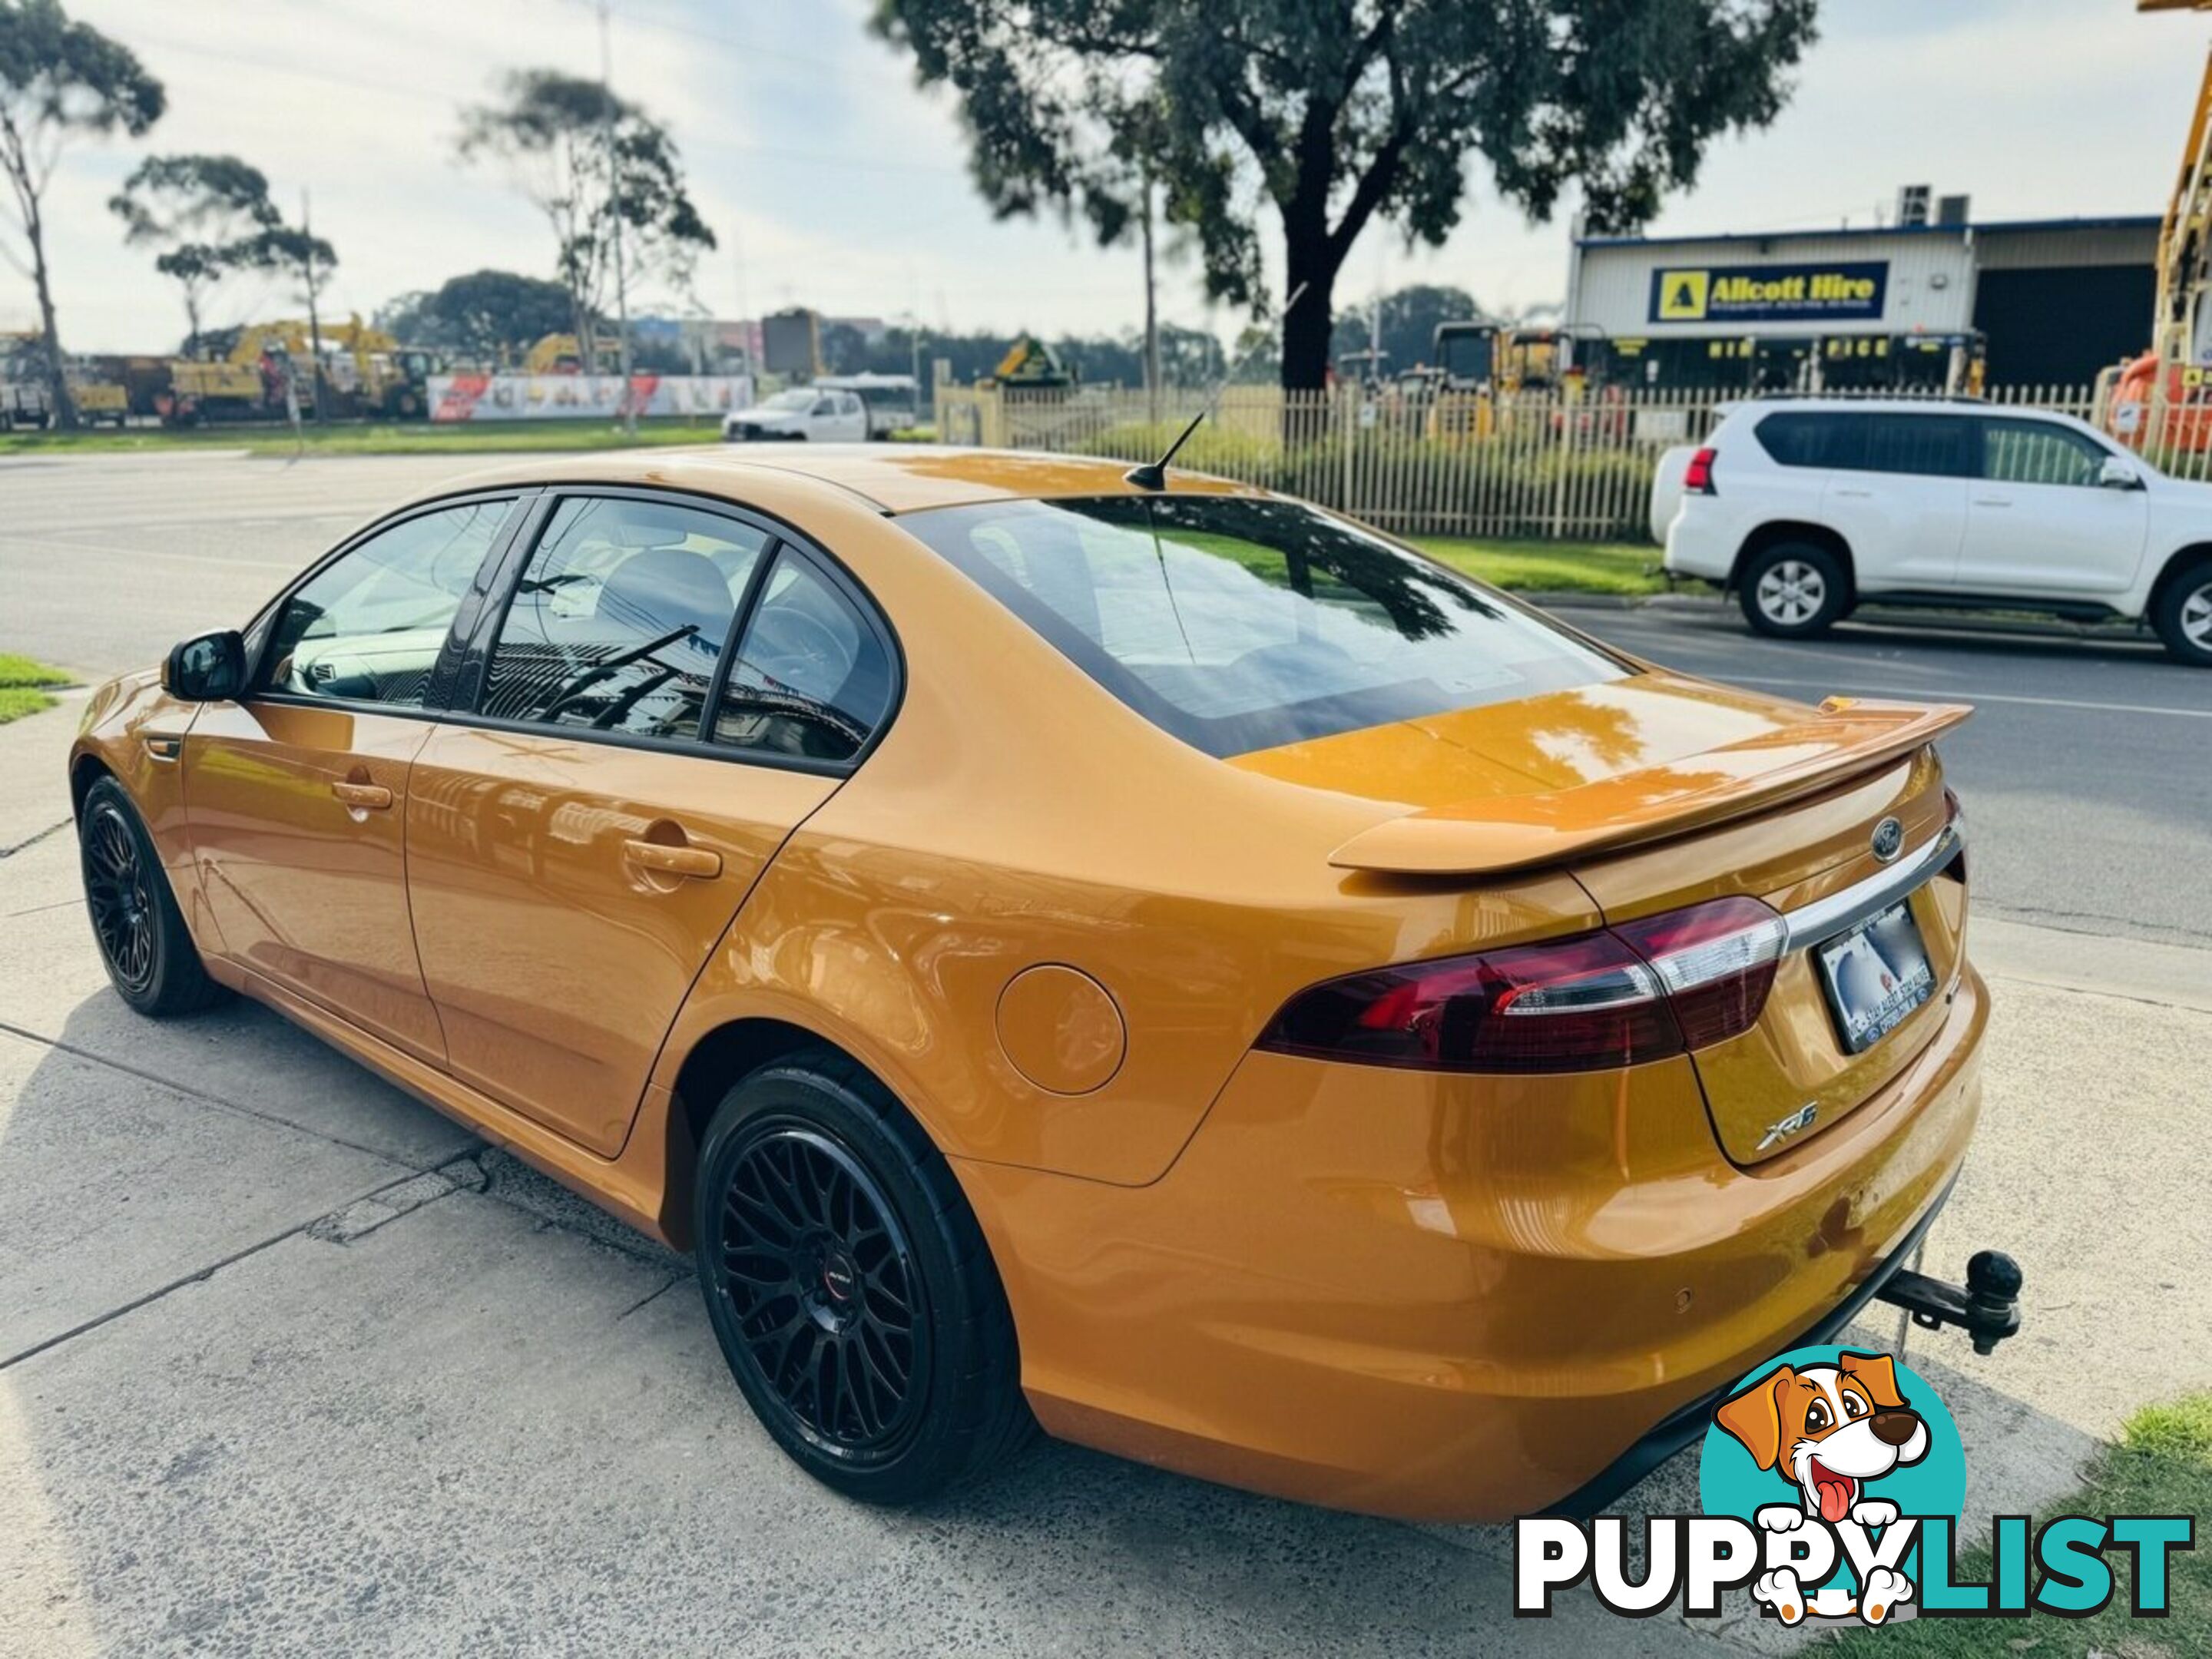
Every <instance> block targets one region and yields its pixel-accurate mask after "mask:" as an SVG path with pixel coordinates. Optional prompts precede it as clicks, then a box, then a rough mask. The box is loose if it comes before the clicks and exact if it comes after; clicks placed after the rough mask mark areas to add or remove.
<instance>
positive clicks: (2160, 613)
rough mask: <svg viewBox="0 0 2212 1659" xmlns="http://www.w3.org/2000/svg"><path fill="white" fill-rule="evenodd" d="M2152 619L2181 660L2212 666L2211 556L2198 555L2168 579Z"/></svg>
mask: <svg viewBox="0 0 2212 1659" xmlns="http://www.w3.org/2000/svg"><path fill="white" fill-rule="evenodd" d="M2150 619H2151V625H2152V626H2153V627H2154V628H2156V629H2158V636H2159V638H2160V639H2162V640H2164V641H2166V650H2167V651H2168V652H2169V653H2171V654H2172V656H2173V657H2174V658H2175V659H2177V660H2178V661H2181V662H2185V663H2188V664H2189V665H2191V666H2192V667H2196V668H2212V558H2203V557H2200V558H2198V559H2197V561H2196V562H2194V563H2192V564H2191V565H2190V566H2189V567H2188V568H2186V569H2185V570H2183V571H2182V572H2181V574H2179V575H2178V576H2176V577H2175V578H2174V579H2173V580H2172V581H2170V582H2168V583H2167V584H2166V591H2165V592H2162V593H2160V595H2159V596H2158V603H2157V604H2156V605H2153V606H2152V607H2151V618H2150Z"/></svg>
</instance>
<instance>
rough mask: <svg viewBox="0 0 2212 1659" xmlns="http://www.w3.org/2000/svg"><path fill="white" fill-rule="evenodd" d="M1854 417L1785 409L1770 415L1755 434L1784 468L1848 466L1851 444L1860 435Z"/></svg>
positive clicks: (1757, 428)
mask: <svg viewBox="0 0 2212 1659" xmlns="http://www.w3.org/2000/svg"><path fill="white" fill-rule="evenodd" d="M1854 418H1855V417H1854V416H1849V415H1833V414H1826V413H1816V412H1814V411H1813V410H1783V411H1780V412H1778V413H1776V414H1773V415H1769V416H1767V417H1766V418H1765V420H1763V421H1761V422H1759V424H1758V426H1757V427H1755V428H1753V431H1754V432H1755V433H1756V435H1757V436H1758V438H1759V447H1760V448H1761V449H1764V450H1765V452H1766V453H1768V454H1769V455H1771V456H1772V457H1773V458H1774V459H1775V460H1776V462H1777V463H1778V464H1779V465H1783V466H1846V465H1850V461H1849V460H1848V459H1843V458H1844V457H1845V456H1846V455H1847V453H1848V452H1849V450H1850V441H1851V440H1852V439H1853V438H1854V437H1856V436H1857V432H1856V431H1855V430H1854V429H1853V427H1852V422H1853V420H1854Z"/></svg>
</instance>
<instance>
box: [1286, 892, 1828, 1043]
mask: <svg viewBox="0 0 2212 1659" xmlns="http://www.w3.org/2000/svg"><path fill="white" fill-rule="evenodd" d="M1786 931H1787V930H1786V929H1785V928H1784V925H1783V921H1782V918H1781V917H1780V916H1778V915H1776V914H1775V913H1774V911H1772V910H1771V909H1769V908H1767V907H1766V906H1765V905H1764V904H1761V903H1760V902H1759V901H1758V900H1757V899H1752V898H1725V899H1717V900H1714V901H1713V902H1711V903H1708V904H1698V905H1692V906H1691V907H1690V908H1687V909H1683V910H1670V911H1668V912H1667V913H1666V914H1665V915H1657V916H1647V917H1645V918H1644V919H1643V920H1642V921H1632V922H1625V923H1623V924H1621V925H1620V927H1613V928H1610V929H1603V930H1601V931H1599V932H1597V933H1579V934H1577V935H1576V936H1575V937H1573V938H1571V939H1557V940H1547V941H1546V942H1545V943H1543V944H1541V945H1513V946H1510V947H1509V948H1507V949H1505V950H1502V951H1484V952H1482V953H1481V954H1480V955H1479V956H1465V957H1440V958H1438V959H1437V960H1436V961H1432V962H1412V963H1405V964H1403V965H1402V966H1400V967H1395V968H1381V969H1376V970H1374V971H1373V972H1371V973H1364V974H1353V975H1348V976H1347V977H1346V978H1343V979H1333V980H1328V981H1324V982H1323V983H1322V984H1319V985H1316V986H1315V987H1313V988H1312V989H1310V990H1308V991H1303V992H1301V993H1299V994H1297V996H1295V997H1293V998H1291V1000H1290V1002H1289V1003H1288V1004H1287V1005H1286V1006H1285V1007H1284V1009H1283V1011H1282V1012H1280V1013H1279V1014H1277V1015H1276V1016H1275V1018H1274V1019H1273V1022H1272V1023H1271V1024H1269V1025H1268V1027H1267V1030H1266V1032H1265V1033H1264V1034H1262V1036H1261V1039H1260V1043H1259V1046H1260V1047H1261V1048H1267V1049H1271V1050H1273V1051H1274V1052H1275V1053H1277V1054H1304V1055H1307V1056H1310V1057H1313V1058H1316V1059H1325V1060H1350V1061H1353V1062H1355V1063H1358V1064H1362V1065H1369V1066H1411V1067H1415V1068H1418V1069H1421V1070H1425V1071H1439V1072H1593V1071H1608V1070H1612V1069H1613V1068H1616V1067H1619V1066H1637V1065H1641V1064H1643V1063H1644V1061H1646V1060H1663V1059H1665V1058H1666V1057H1667V1056H1668V1055H1669V1054H1681V1053H1684V1052H1685V1051H1686V1050H1688V1049H1692V1048H1705V1047H1706V1046H1707V1045H1708V1044H1711V1043H1715V1042H1722V1041H1723V1040H1725V1039H1726V1038H1729V1037H1732V1036H1737V1035H1738V1034H1740V1033H1741V1032H1743V1031H1747V1030H1750V1029H1751V1027H1752V1025H1753V1024H1754V1023H1756V1022H1757V1020H1758V1018H1759V1011H1760V1010H1761V1009H1762V1008H1764V1007H1765V1006H1766V994H1767V992H1768V991H1769V990H1770V989H1771V987H1772V986H1773V983H1774V969H1775V964H1776V963H1778V961H1779V959H1780V957H1781V955H1782V945H1783V939H1784V934H1785V933H1786Z"/></svg>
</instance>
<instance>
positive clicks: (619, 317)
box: [591, 0, 637, 437]
mask: <svg viewBox="0 0 2212 1659" xmlns="http://www.w3.org/2000/svg"><path fill="white" fill-rule="evenodd" d="M599 125H600V131H601V135H602V137H603V138H604V139H605V144H606V152H607V192H608V201H607V205H608V208H609V210H610V217H611V221H612V225H611V228H612V229H613V231H614V238H615V346H616V352H617V361H618V362H620V364H621V366H622V414H623V431H624V432H626V433H628V434H629V435H630V436H632V437H635V436H636V435H637V400H636V398H634V397H633V396H631V393H630V367H629V285H628V282H627V278H626V276H625V273H624V271H623V216H622V176H621V173H620V172H619V171H618V170H617V164H616V161H615V74H614V50H613V47H612V46H611V45H610V44H609V41H608V31H607V0H599ZM591 355H592V356H593V357H597V356H599V351H598V349H597V348H596V346H595V347H593V348H592V353H591Z"/></svg>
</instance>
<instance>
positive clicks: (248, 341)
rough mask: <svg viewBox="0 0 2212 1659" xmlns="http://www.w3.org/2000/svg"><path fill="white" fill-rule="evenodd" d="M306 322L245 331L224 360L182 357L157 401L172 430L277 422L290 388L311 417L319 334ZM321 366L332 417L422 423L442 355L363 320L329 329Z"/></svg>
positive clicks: (324, 333)
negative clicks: (312, 372)
mask: <svg viewBox="0 0 2212 1659" xmlns="http://www.w3.org/2000/svg"><path fill="white" fill-rule="evenodd" d="M316 332H317V331H313V330H311V329H310V328H309V326H308V325H307V322H306V321H305V319H286V320H284V321H281V322H274V323H256V324H253V325H251V326H249V327H246V328H242V329H240V331H239V332H238V338H237V341H236V342H235V343H234V344H233V345H232V346H231V348H230V349H229V350H228V352H226V353H224V354H223V355H222V356H221V357H217V358H212V359H201V358H195V357H179V358H177V359H175V360H173V362H171V363H170V365H169V390H168V392H167V394H166V395H165V396H164V397H163V398H160V399H158V400H157V401H156V407H157V408H158V409H159V410H160V413H161V418H162V420H163V421H164V422H166V423H167V424H169V425H171V426H192V425H197V423H198V422H201V421H204V420H271V419H281V418H283V417H284V416H286V415H287V414H288V413H289V406H288V404H287V403H286V399H285V389H286V386H287V384H288V383H290V384H293V385H294V386H295V387H296V395H297V398H298V400H299V403H300V406H301V411H302V412H303V413H305V412H307V411H311V410H313V408H314V404H315V389H314V387H313V386H311V385H310V384H309V383H308V380H307V375H308V374H309V372H310V366H311V364H313V358H314V334H315V333H316ZM319 332H320V334H321V337H322V341H321V343H322V348H323V354H322V361H321V362H320V364H319V366H316V367H318V368H319V376H318V378H319V381H320V386H321V392H322V397H323V403H324V409H325V413H329V414H333V415H349V416H360V415H368V416H383V417H384V418H386V419H390V420H402V421H406V420H416V419H420V418H421V417H422V415H423V414H424V413H425V412H426V410H428V388H427V382H428V380H429V377H430V376H431V375H432V374H435V373H437V372H438V368H439V364H438V361H437V358H436V355H435V353H432V352H429V351H425V350H422V349H418V348H415V347H409V346H402V345H401V344H400V343H399V342H398V340H396V339H394V338H393V337H392V336H391V335H390V334H387V333H386V332H385V331H383V330H382V329H380V328H371V327H369V326H368V325H366V324H364V323H363V322H362V320H361V319H360V318H359V317H349V318H348V319H346V320H345V321H343V322H332V323H325V324H324V325H322V327H321V329H320V331H319Z"/></svg>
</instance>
